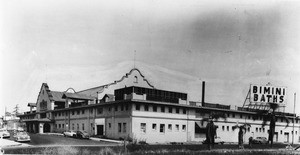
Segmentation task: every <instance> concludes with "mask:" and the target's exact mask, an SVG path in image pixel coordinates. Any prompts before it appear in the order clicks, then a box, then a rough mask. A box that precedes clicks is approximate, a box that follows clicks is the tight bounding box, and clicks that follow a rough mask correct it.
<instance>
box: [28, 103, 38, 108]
mask: <svg viewBox="0 0 300 155" xmlns="http://www.w3.org/2000/svg"><path fill="white" fill-rule="evenodd" d="M27 106H29V107H36V103H28V104H27Z"/></svg>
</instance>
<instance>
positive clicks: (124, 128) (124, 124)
mask: <svg viewBox="0 0 300 155" xmlns="http://www.w3.org/2000/svg"><path fill="white" fill-rule="evenodd" d="M123 132H124V133H126V123H123Z"/></svg>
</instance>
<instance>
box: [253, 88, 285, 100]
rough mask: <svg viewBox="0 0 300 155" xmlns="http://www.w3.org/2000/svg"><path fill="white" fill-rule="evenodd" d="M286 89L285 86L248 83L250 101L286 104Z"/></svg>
mask: <svg viewBox="0 0 300 155" xmlns="http://www.w3.org/2000/svg"><path fill="white" fill-rule="evenodd" d="M286 89H287V88H286V87H276V86H261V85H250V102H256V103H268V102H272V103H279V104H286V99H287V95H286V94H287V92H286V91H287V90H286Z"/></svg>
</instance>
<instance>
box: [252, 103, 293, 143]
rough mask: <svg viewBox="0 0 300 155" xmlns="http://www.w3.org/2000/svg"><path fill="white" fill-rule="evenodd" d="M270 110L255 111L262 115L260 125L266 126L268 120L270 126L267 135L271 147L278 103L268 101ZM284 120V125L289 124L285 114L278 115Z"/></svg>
mask: <svg viewBox="0 0 300 155" xmlns="http://www.w3.org/2000/svg"><path fill="white" fill-rule="evenodd" d="M268 105H269V107H270V110H268V111H267V110H263V111H259V112H257V115H258V116H263V122H262V126H263V127H264V126H266V125H267V123H268V122H270V128H269V137H268V142H270V144H271V147H273V138H274V134H275V127H276V120H277V118H278V115H276V110H277V109H278V108H279V104H278V103H270V102H269V103H268ZM280 117H282V118H284V119H285V120H286V126H285V127H288V126H289V123H290V122H289V120H288V118H287V117H286V116H285V115H282V116H280Z"/></svg>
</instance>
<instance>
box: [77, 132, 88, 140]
mask: <svg viewBox="0 0 300 155" xmlns="http://www.w3.org/2000/svg"><path fill="white" fill-rule="evenodd" d="M76 137H77V138H84V139H89V138H90V135H89V134H88V133H87V132H86V131H80V130H79V131H76Z"/></svg>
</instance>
